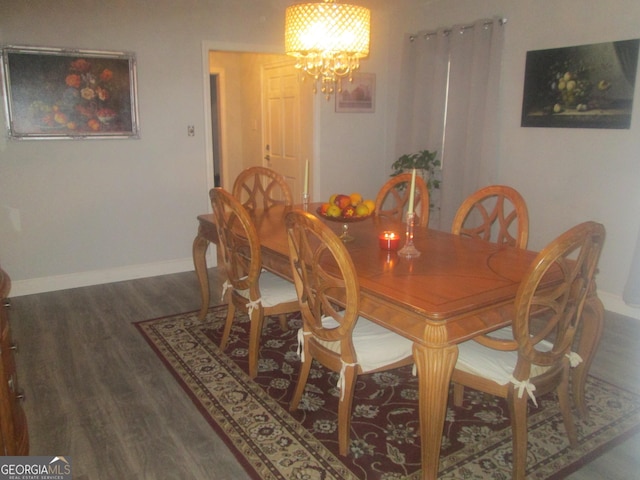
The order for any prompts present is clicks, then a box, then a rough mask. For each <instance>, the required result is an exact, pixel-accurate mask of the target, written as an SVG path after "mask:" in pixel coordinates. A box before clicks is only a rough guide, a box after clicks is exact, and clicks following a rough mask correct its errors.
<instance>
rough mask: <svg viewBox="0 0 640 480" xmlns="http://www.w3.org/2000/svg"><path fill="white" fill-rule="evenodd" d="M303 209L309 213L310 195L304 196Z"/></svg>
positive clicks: (304, 194)
mask: <svg viewBox="0 0 640 480" xmlns="http://www.w3.org/2000/svg"><path fill="white" fill-rule="evenodd" d="M302 208H303V210H304V211H305V212H308V211H309V194H308V193H303V194H302Z"/></svg>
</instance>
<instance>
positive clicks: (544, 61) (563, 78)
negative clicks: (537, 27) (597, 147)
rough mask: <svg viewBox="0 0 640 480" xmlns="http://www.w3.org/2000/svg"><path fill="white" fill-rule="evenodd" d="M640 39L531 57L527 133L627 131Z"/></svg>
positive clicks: (524, 107)
mask: <svg viewBox="0 0 640 480" xmlns="http://www.w3.org/2000/svg"><path fill="white" fill-rule="evenodd" d="M639 43H640V39H633V40H622V41H615V42H606V43H597V44H590V45H579V46H573V47H563V48H552V49H547V50H535V51H530V52H527V60H526V66H525V78H524V94H523V101H522V124H521V125H522V126H523V127H566V128H620V129H623V128H629V127H630V125H631V109H632V105H633V96H634V90H635V82H636V69H637V66H638V45H639Z"/></svg>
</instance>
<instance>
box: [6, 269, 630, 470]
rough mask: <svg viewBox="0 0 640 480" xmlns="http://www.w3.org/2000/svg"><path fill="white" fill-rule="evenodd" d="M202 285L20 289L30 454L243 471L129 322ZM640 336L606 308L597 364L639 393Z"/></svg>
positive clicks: (623, 449)
mask: <svg viewBox="0 0 640 480" xmlns="http://www.w3.org/2000/svg"><path fill="white" fill-rule="evenodd" d="M9 273H10V272H9ZM210 278H211V281H212V301H216V300H217V299H219V295H220V289H221V281H220V274H219V272H218V271H217V269H211V270H210ZM198 292H199V290H198V284H197V279H196V276H195V273H192V272H185V273H179V274H174V275H166V276H160V277H152V278H146V279H139V280H131V281H126V282H118V283H111V284H105V285H98V286H92V287H84V288H77V289H71V290H63V291H58V292H50V293H42V294H37V295H28V296H23V297H16V298H13V299H12V307H11V311H10V315H11V328H12V332H13V338H14V341H16V342H17V343H18V345H19V351H18V354H17V366H18V374H19V382H20V386H21V388H22V389H23V390H24V392H25V394H26V401H25V403H24V408H25V411H26V414H27V419H28V422H29V432H30V437H31V452H30V453H31V455H68V456H71V458H72V463H73V469H74V478H75V479H76V480H99V479H105V480H113V479H120V478H144V479H163V480H165V479H174V478H175V479H182V480H183V479H214V480H217V479H224V480H226V479H243V478H248V477H247V475H246V473H245V472H244V470H243V469H242V467H241V466H240V464H239V463H238V461H237V459H236V458H235V457H234V456H233V454H231V453H230V451H229V450H228V448H227V447H226V446H225V445H224V442H223V441H222V440H220V439H219V437H218V436H217V435H216V433H215V431H214V430H213V429H212V428H211V427H210V426H209V425H208V424H207V423H206V422H205V421H204V420H203V417H202V416H201V415H200V413H199V412H198V410H197V409H196V408H195V406H194V405H193V404H192V403H191V400H189V399H188V398H187V396H186V395H185V394H184V392H183V390H182V388H181V387H180V386H179V385H178V384H177V382H176V381H175V380H174V379H173V377H172V376H171V375H170V374H169V372H168V371H167V370H166V368H164V366H163V365H162V364H161V362H160V360H159V359H158V357H157V356H156V354H155V353H154V352H152V351H151V349H150V348H149V347H148V345H147V344H146V342H145V340H144V339H143V338H142V336H141V335H140V334H139V333H138V332H137V330H136V329H135V327H134V326H133V325H132V322H134V321H137V320H145V319H149V318H157V317H162V316H165V315H171V314H175V313H181V312H186V311H191V310H197V309H198V308H199V306H200V299H199V293H198ZM639 340H640V322H639V321H636V320H632V319H627V318H625V317H621V316H617V315H614V314H607V319H606V326H605V335H604V339H603V341H602V343H601V346H600V349H599V351H598V354H597V356H596V359H595V360H594V364H593V367H592V373H594V374H595V375H597V376H599V377H600V378H603V379H606V380H608V381H610V382H613V383H616V384H619V385H622V386H624V387H625V388H627V389H630V390H633V391H635V392H638V393H640V381H639V378H638V377H639V372H640V350H639V348H638V346H639V345H638V343H639ZM638 452H640V434H638V435H635V436H634V437H632V438H631V439H629V440H627V441H625V442H624V443H622V444H621V445H619V446H618V447H616V448H614V449H613V450H611V451H609V452H608V453H606V454H604V455H603V456H602V457H600V458H599V459H597V460H596V461H594V462H592V463H590V464H588V465H586V466H585V467H583V468H582V469H581V470H579V471H578V472H576V473H574V474H573V475H572V476H570V477H569V478H571V479H574V480H589V479H601V478H608V479H611V480H613V479H625V480H626V479H629V478H637V474H638V472H639V471H640V455H638Z"/></svg>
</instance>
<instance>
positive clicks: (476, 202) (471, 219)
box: [451, 185, 529, 248]
mask: <svg viewBox="0 0 640 480" xmlns="http://www.w3.org/2000/svg"><path fill="white" fill-rule="evenodd" d="M451 232H452V233H454V234H455V235H462V236H466V237H472V238H480V239H482V240H487V241H490V242H493V243H500V244H507V245H510V246H512V247H518V248H527V240H528V238H529V212H528V210H527V204H526V203H525V201H524V198H522V195H520V193H519V192H518V191H517V190H515V189H514V188H512V187H508V186H506V185H490V186H488V187H484V188H481V189H480V190H478V191H477V192H475V193H473V194H471V195H469V196H468V197H467V198H466V199H465V201H464V202H462V205H460V207H459V208H458V211H457V212H456V215H455V217H454V219H453V224H452V226H451Z"/></svg>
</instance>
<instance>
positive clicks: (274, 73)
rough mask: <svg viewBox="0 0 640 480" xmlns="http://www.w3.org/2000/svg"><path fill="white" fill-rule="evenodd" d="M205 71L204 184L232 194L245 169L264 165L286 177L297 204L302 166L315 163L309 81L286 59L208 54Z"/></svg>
mask: <svg viewBox="0 0 640 480" xmlns="http://www.w3.org/2000/svg"><path fill="white" fill-rule="evenodd" d="M208 67H209V68H208V72H209V90H210V96H211V97H210V108H211V110H210V116H211V118H210V119H209V120H210V126H211V128H210V135H211V138H210V143H209V142H208V143H209V145H211V148H210V154H209V153H208V156H209V158H208V162H209V163H210V165H208V167H207V171H208V172H211V175H208V177H209V178H208V180H207V181H208V184H211V185H212V186H214V185H215V186H217V185H220V186H222V187H224V188H225V189H227V190H231V189H232V186H233V180H234V179H235V178H236V177H237V175H238V174H239V173H240V172H241V171H242V170H243V169H245V168H248V167H250V166H256V165H263V166H266V167H269V168H273V169H274V170H276V171H278V172H279V173H281V174H283V175H284V176H285V178H286V179H287V181H288V183H289V184H290V186H291V187H292V193H293V195H294V201H296V202H299V201H300V199H301V192H302V178H303V172H304V165H305V161H306V160H307V159H309V161H310V164H312V163H313V159H312V152H313V149H312V145H313V127H312V124H313V114H312V109H313V102H312V97H313V96H312V94H311V93H310V92H307V91H306V90H307V89H305V86H304V85H305V84H309V82H304V83H303V82H300V81H299V80H298V71H297V70H295V69H294V68H293V62H292V59H291V58H290V57H288V56H286V55H279V54H268V53H249V52H236V51H220V50H209V51H208ZM274 86H278V92H277V94H276V97H275V98H274V91H275V89H274ZM308 90H310V89H308ZM274 135H275V136H274ZM274 154H277V155H276V157H277V158H276V157H274ZM283 158H284V159H286V161H284V162H283V161H282V160H283ZM311 168H312V167H311ZM217 182H218V183H217Z"/></svg>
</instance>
